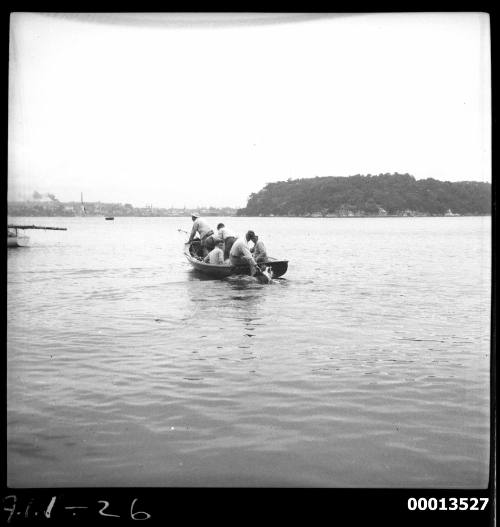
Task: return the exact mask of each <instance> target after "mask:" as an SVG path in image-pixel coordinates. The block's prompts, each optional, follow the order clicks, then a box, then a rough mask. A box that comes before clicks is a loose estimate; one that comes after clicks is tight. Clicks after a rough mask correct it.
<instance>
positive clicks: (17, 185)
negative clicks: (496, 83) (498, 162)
mask: <svg viewBox="0 0 500 527" xmlns="http://www.w3.org/2000/svg"><path fill="white" fill-rule="evenodd" d="M489 38H490V33H489V18H488V15H486V14H480V13H401V14H364V15H363V14H354V15H349V14H340V15H314V14H305V15H299V14H290V15H286V14H279V15H274V16H273V15H265V14H250V15H244V14H226V15H223V14H219V15H217V14H207V15H201V14H195V15H181V14H63V13H59V14H31V13H15V14H13V15H12V16H11V39H10V76H9V78H10V91H9V103H10V104H9V175H8V177H9V179H8V183H9V199H19V198H22V197H31V196H32V194H33V191H34V190H36V191H38V192H40V193H53V194H55V196H56V198H58V199H59V200H61V201H78V200H79V199H80V193H81V192H83V195H84V199H85V201H108V202H122V203H131V204H133V205H134V206H144V205H145V204H152V205H153V206H157V207H170V206H174V207H183V206H186V207H189V208H194V207H198V206H210V205H212V206H234V207H242V206H245V205H246V201H247V198H248V196H249V195H250V193H252V192H257V191H259V190H260V189H261V188H262V187H263V186H264V185H265V184H266V183H268V182H272V181H281V180H286V179H288V178H293V179H295V178H308V177H314V176H350V175H354V174H363V175H365V174H379V173H385V172H390V173H392V172H401V173H409V174H412V175H413V176H415V177H416V178H417V179H423V178H428V177H432V178H435V179H439V180H443V181H465V180H467V181H488V182H491V159H490V158H491V138H490V133H491V115H490V114H491V99H490V43H489Z"/></svg>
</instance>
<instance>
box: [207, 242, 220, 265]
mask: <svg viewBox="0 0 500 527" xmlns="http://www.w3.org/2000/svg"><path fill="white" fill-rule="evenodd" d="M223 248H224V242H223V241H222V240H220V239H218V241H217V242H216V243H215V247H214V248H213V249H212V250H211V251H210V252H209V253H208V255H207V256H205V258H203V261H204V262H205V263H210V264H214V265H221V264H223V263H224V250H223Z"/></svg>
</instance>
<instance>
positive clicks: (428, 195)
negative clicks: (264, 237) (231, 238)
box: [238, 173, 491, 216]
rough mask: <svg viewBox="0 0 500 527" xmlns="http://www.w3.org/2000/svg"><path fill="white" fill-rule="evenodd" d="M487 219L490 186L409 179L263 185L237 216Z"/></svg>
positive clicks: (332, 179) (326, 179)
mask: <svg viewBox="0 0 500 527" xmlns="http://www.w3.org/2000/svg"><path fill="white" fill-rule="evenodd" d="M448 211H452V213H453V214H461V215H462V214H463V215H482V214H491V184H490V183H481V182H474V181H461V182H458V183H451V182H449V181H438V180H436V179H422V180H418V181H417V180H416V179H415V178H414V177H413V176H410V175H409V174H397V173H396V174H379V175H378V176H372V175H367V176H361V175H356V176H350V177H315V178H308V179H296V180H291V179H289V180H287V181H279V182H276V183H268V184H267V185H266V186H265V187H264V188H263V189H262V190H260V191H259V192H257V193H255V194H251V195H250V197H249V199H248V203H247V206H246V207H245V208H244V209H240V210H239V211H238V215H239V216H269V215H274V216H327V215H328V216H365V215H367V216H370V215H385V214H388V215H407V214H415V215H442V214H446V213H447V212H448Z"/></svg>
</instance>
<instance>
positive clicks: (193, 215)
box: [191, 212, 200, 218]
mask: <svg viewBox="0 0 500 527" xmlns="http://www.w3.org/2000/svg"><path fill="white" fill-rule="evenodd" d="M199 217H200V215H199V214H198V213H197V212H191V218H199Z"/></svg>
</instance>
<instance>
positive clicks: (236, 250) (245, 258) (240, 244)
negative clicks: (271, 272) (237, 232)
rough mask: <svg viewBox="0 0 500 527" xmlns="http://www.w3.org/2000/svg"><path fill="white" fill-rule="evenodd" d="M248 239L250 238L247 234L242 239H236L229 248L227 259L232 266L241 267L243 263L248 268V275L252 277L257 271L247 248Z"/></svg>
mask: <svg viewBox="0 0 500 527" xmlns="http://www.w3.org/2000/svg"><path fill="white" fill-rule="evenodd" d="M249 232H251V231H249ZM249 239H250V237H249V236H248V232H247V233H246V235H245V237H244V238H243V237H241V238H238V239H237V240H236V241H235V242H234V243H233V246H232V247H231V251H230V253H229V259H230V261H231V264H232V265H241V264H245V263H246V264H248V265H249V266H250V274H251V275H252V276H253V275H254V274H255V272H256V270H257V264H256V263H255V260H254V259H253V257H252V253H251V252H250V249H249V248H248V240H249Z"/></svg>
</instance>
